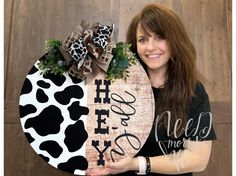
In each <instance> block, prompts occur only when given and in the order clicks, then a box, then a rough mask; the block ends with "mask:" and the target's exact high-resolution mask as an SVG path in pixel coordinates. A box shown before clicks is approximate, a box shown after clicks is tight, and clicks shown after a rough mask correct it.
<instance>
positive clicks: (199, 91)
mask: <svg viewBox="0 0 236 176" xmlns="http://www.w3.org/2000/svg"><path fill="white" fill-rule="evenodd" d="M153 93H154V97H155V99H157V98H158V96H160V94H161V89H159V88H154V87H153ZM156 106H158V105H156ZM188 109H189V110H188V112H187V115H188V118H189V119H188V120H189V121H188V122H189V123H188V124H189V125H188V126H187V127H186V128H185V129H186V130H185V133H184V134H183V135H182V136H181V137H177V138H171V137H169V136H168V133H167V131H166V130H165V131H163V130H158V129H156V128H155V126H156V125H155V124H156V123H158V121H157V119H156V120H155V121H154V124H153V127H152V130H151V133H150V135H149V137H148V139H147V141H146V143H145V144H144V146H143V147H142V149H141V150H140V151H139V152H138V153H137V155H136V156H159V155H163V154H169V153H172V152H177V151H179V150H180V149H183V143H184V139H189V140H193V141H203V140H215V139H216V135H215V131H214V129H213V126H212V116H211V114H210V112H211V109H210V103H209V99H208V95H207V93H206V91H205V89H204V87H203V85H202V84H197V86H196V88H195V96H194V97H193V98H192V101H191V104H190V106H189V107H188ZM169 117H170V118H171V116H169ZM165 118H166V116H165ZM118 175H122V176H126V175H127V176H132V175H136V174H135V172H126V173H121V174H118ZM147 175H150V176H167V175H164V174H154V173H150V174H147ZM177 175H179V176H180V175H182V176H192V173H186V174H177ZM172 176H173V175H172Z"/></svg>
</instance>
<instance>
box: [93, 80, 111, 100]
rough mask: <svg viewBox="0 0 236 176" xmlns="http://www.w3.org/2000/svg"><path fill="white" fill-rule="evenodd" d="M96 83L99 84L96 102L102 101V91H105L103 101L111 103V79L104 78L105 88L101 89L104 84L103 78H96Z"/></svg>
mask: <svg viewBox="0 0 236 176" xmlns="http://www.w3.org/2000/svg"><path fill="white" fill-rule="evenodd" d="M95 84H96V85H97V88H96V97H95V98H94V102H95V103H101V98H100V93H101V92H103V93H105V98H103V103H110V98H109V92H110V90H109V85H111V81H110V80H104V81H103V84H104V85H105V89H101V88H100V86H101V84H102V80H101V79H100V80H98V79H96V80H95Z"/></svg>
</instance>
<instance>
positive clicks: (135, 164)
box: [129, 157, 139, 171]
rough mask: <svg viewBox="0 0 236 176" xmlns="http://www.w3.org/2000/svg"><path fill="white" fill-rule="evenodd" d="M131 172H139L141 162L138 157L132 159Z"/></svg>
mask: <svg viewBox="0 0 236 176" xmlns="http://www.w3.org/2000/svg"><path fill="white" fill-rule="evenodd" d="M129 170H131V171H138V170H139V162H138V158H137V157H133V158H132V160H131V164H130V168H129Z"/></svg>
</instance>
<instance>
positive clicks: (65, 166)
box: [58, 156, 88, 173]
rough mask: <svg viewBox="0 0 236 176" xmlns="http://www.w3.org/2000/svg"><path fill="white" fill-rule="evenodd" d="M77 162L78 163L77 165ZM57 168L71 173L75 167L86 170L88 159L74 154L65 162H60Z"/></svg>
mask: <svg viewBox="0 0 236 176" xmlns="http://www.w3.org/2000/svg"><path fill="white" fill-rule="evenodd" d="M78 163H80V165H79V167H78ZM58 168H59V169H62V170H64V171H67V172H70V173H72V172H73V171H74V170H75V169H79V170H86V169H87V168H88V161H87V160H86V159H85V158H84V157H83V156H75V157H72V158H70V159H69V160H68V161H67V162H65V163H60V164H59V165H58Z"/></svg>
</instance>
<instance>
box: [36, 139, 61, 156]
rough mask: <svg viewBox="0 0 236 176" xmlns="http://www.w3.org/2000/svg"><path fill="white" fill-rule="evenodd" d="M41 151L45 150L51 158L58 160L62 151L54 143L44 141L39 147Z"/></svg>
mask: <svg viewBox="0 0 236 176" xmlns="http://www.w3.org/2000/svg"><path fill="white" fill-rule="evenodd" d="M39 148H40V149H41V150H46V151H47V152H48V153H49V154H50V155H51V156H52V157H53V158H58V157H59V156H60V155H61V153H62V151H63V149H62V147H61V146H60V145H59V144H58V143H57V142H56V141H45V142H42V143H41V144H40V146H39Z"/></svg>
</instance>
